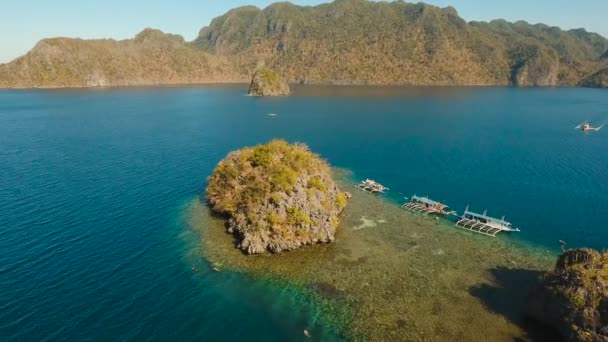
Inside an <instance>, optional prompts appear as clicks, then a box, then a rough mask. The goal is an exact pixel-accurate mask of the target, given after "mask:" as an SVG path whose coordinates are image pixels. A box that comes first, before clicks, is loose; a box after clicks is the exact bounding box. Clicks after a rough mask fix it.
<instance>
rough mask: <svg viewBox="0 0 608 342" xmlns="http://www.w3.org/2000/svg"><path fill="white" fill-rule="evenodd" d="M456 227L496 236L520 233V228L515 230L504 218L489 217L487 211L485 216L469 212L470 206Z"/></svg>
mask: <svg viewBox="0 0 608 342" xmlns="http://www.w3.org/2000/svg"><path fill="white" fill-rule="evenodd" d="M456 226H457V227H459V228H463V229H466V230H469V231H472V232H475V233H479V234H484V235H489V236H496V234H498V233H500V232H519V231H520V230H519V228H513V225H512V224H511V223H510V222H507V221H505V218H504V216H503V217H502V218H500V219H498V218H495V217H490V216H488V215H487V210H486V211H484V212H483V214H477V213H474V212H472V211H469V206H467V207H466V209H465V210H464V214H462V216H461V217H460V220H458V222H456Z"/></svg>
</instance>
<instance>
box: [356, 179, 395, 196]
mask: <svg viewBox="0 0 608 342" xmlns="http://www.w3.org/2000/svg"><path fill="white" fill-rule="evenodd" d="M355 187H356V188H358V189H361V190H363V191H366V192H369V193H380V194H383V193H385V192H386V191H388V190H389V188H387V187H385V186H384V185H382V184H380V183H378V182H376V181H375V180H372V179H369V178H368V179H366V180H364V181H361V183H359V184H357V185H355Z"/></svg>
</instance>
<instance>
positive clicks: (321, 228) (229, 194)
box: [206, 140, 349, 254]
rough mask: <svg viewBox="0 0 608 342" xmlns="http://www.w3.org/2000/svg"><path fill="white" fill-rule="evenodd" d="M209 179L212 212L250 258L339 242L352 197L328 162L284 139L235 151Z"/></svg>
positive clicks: (209, 200) (299, 145) (208, 197)
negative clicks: (340, 185) (338, 182)
mask: <svg viewBox="0 0 608 342" xmlns="http://www.w3.org/2000/svg"><path fill="white" fill-rule="evenodd" d="M208 181H209V182H208V183H209V185H208V187H207V191H206V196H207V201H208V203H209V205H210V207H211V210H212V211H213V212H215V213H217V214H220V215H223V216H225V217H227V218H228V222H227V226H228V231H229V232H230V233H234V234H236V236H237V237H238V238H239V241H240V242H239V245H238V247H239V248H240V249H242V250H243V251H244V252H246V253H248V254H259V253H264V252H266V251H270V252H272V253H278V252H282V251H288V250H293V249H296V248H298V247H301V246H304V245H311V244H315V243H325V242H332V241H334V236H335V233H336V228H337V227H338V224H339V223H340V214H341V212H342V210H343V209H344V208H345V207H346V204H347V200H348V198H349V195H348V193H345V192H342V191H340V189H339V188H338V186H337V185H336V183H335V182H334V181H333V179H332V177H331V170H330V167H329V165H328V164H327V163H326V162H325V161H324V160H322V159H321V158H320V157H319V156H318V155H316V154H314V153H312V152H311V151H310V150H309V149H308V147H307V146H306V145H304V144H289V143H287V142H286V141H284V140H273V141H271V142H270V143H268V144H266V145H258V146H255V147H246V148H243V149H241V150H238V151H234V152H231V153H230V154H228V156H227V157H226V158H225V159H224V160H222V161H221V162H220V163H219V164H218V165H217V167H216V168H215V170H214V171H213V174H212V175H211V176H210V177H209V180H208Z"/></svg>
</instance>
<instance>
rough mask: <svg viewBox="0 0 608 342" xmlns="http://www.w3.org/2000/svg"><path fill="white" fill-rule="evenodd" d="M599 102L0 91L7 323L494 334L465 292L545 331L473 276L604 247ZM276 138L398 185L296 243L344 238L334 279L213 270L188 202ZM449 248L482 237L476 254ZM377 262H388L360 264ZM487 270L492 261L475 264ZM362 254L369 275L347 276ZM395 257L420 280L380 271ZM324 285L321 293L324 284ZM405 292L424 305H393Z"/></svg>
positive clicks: (98, 330) (605, 154)
mask: <svg viewBox="0 0 608 342" xmlns="http://www.w3.org/2000/svg"><path fill="white" fill-rule="evenodd" d="M585 121H590V122H591V123H592V124H593V125H595V126H601V125H603V124H605V123H606V122H607V121H608V92H607V91H606V90H599V89H582V88H563V89H561V88H560V89H518V88H434V87H430V88H424V87H422V88H421V87H365V86H352V87H351V86H296V87H294V89H293V94H292V95H291V96H289V97H276V98H257V97H250V96H247V95H246V85H214V86H188V87H149V88H147V87H142V88H116V89H69V90H3V91H0V340H2V341H82V340H89V341H166V340H171V341H176V340H179V341H240V340H248V341H297V340H302V341H308V340H349V339H353V335H351V334H350V333H349V330H353V329H354V330H357V332H358V334H359V335H358V336H360V337H361V336H362V339H370V340H445V338H451V339H452V340H460V338H462V339H463V340H464V339H467V340H468V339H477V338H479V339H480V340H481V339H482V338H483V337H484V336H485V335H484V334H487V333H488V331H484V332H480V334H471V335H468V334H469V332H468V330H469V329H482V328H483V327H482V326H480V327H475V326H469V327H467V326H466V325H465V324H464V323H466V322H468V321H461V320H460V319H461V318H458V317H459V315H462V316H466V311H467V310H468V309H467V308H473V310H476V311H470V312H478V314H477V315H478V316H480V317H481V316H483V317H482V318H481V319H480V321H484V320H486V321H488V322H490V321H496V320H497V321H504V329H503V330H501V331H502V333H504V334H503V335H500V336H496V338H495V339H496V340H499V339H502V338H504V340H513V339H515V338H522V339H524V340H526V339H528V340H535V337H534V336H535V335H534V334H533V333H531V332H529V331H527V330H526V329H527V328H526V327H525V325H524V324H522V323H521V322H522V321H520V319H519V318H513V317H512V316H513V312H514V311H513V309H512V308H511V309H509V308H508V306H509V300H508V298H507V299H505V298H498V299H497V298H493V296H501V294H500V293H494V292H492V291H485V292H484V289H485V290H487V288H484V287H483V286H482V285H483V284H477V285H476V282H478V281H482V282H483V281H486V280H487V283H488V284H490V283H496V281H495V280H496V279H494V280H492V279H490V278H491V277H492V276H494V277H495V278H496V275H497V270H498V271H500V270H502V271H504V270H505V269H506V268H505V267H507V266H505V265H506V264H507V263H508V262H512V263H513V264H514V265H515V264H516V263H518V265H520V266H521V265H522V264H524V263H526V260H532V259H534V258H537V257H538V260H542V261H538V262H536V261H534V262H530V263H533V264H534V265H533V266H532V265H528V266H529V267H528V269H534V270H536V271H538V270H539V269H545V268H546V269H548V268H550V266H551V265H552V263H553V262H554V260H555V259H556V258H557V256H558V254H559V252H560V251H561V250H562V249H564V248H575V247H592V248H597V249H604V248H607V247H608V229H607V227H608V225H607V224H606V223H607V222H608V128H605V129H602V130H600V131H597V132H589V133H583V132H582V131H580V130H577V129H575V127H577V126H578V125H579V124H581V123H582V122H585ZM274 138H281V139H285V140H288V141H290V142H302V143H305V144H307V145H308V146H309V147H310V149H311V150H312V151H314V152H315V153H318V154H319V155H320V156H321V157H323V158H324V159H326V160H327V161H328V162H329V163H330V164H331V165H332V166H333V167H335V168H336V170H340V171H339V172H340V174H341V175H342V176H340V177H342V178H341V179H342V182H343V183H342V184H343V186H344V187H348V189H347V190H348V191H351V192H355V191H357V190H356V189H355V188H354V187H352V185H354V184H355V183H356V182H358V181H361V180H363V179H366V178H372V179H375V180H376V181H378V182H380V183H382V184H384V185H385V186H387V187H389V188H390V191H389V192H388V193H387V194H386V195H383V196H375V197H374V196H371V195H367V194H363V193H359V192H357V193H356V197H355V199H357V198H359V199H357V200H356V201H358V202H355V204H354V208H356V209H352V210H351V211H350V212H349V213H348V214H347V215H351V216H352V217H351V218H347V219H346V220H345V223H344V227H343V228H340V229H343V230H344V232H345V233H344V234H343V236H342V238H341V237H340V236H338V239H337V241H336V243H335V244H334V245H335V247H331V248H335V249H336V251H334V252H335V253H334V252H331V253H330V252H328V249H327V248H330V247H327V248H326V247H323V248H324V249H321V247H319V248H315V247H309V248H304V249H303V250H302V251H298V252H296V253H294V254H292V255H294V258H296V256H297V255H299V256H302V255H304V254H306V257H303V256H302V258H301V259H297V260H300V261H298V262H300V264H298V265H301V266H302V267H304V268H305V267H306V262H307V261H306V260H308V259H309V258H315V255H316V254H315V253H317V252H319V251H323V253H324V254H323V255H324V256H322V257H323V258H330V256H327V255H328V254H331V258H333V259H327V260H333V261H335V262H336V263H339V264H340V265H341V266H340V267H342V268H340V270H339V273H338V271H336V270H335V269H332V270H330V271H331V272H330V271H328V272H327V276H325V275H324V274H323V273H322V272H320V274H319V275H318V277H323V282H322V283H315V280H316V278H315V277H316V276H315V272H311V273H310V275H309V276H308V278H298V279H297V281H295V282H292V281H291V280H293V279H292V278H291V275H290V274H289V272H288V271H285V272H284V273H283V274H282V273H281V272H282V271H281V270H280V269H279V270H270V271H268V270H267V269H261V270H260V269H257V270H255V272H254V271H251V269H250V268H249V269H248V268H247V267H248V266H247V265H245V266H243V265H241V266H243V267H237V266H235V267H230V265H226V266H225V268H224V267H219V268H221V270H220V272H217V268H218V267H216V266H214V265H215V264H213V262H216V261H212V260H210V259H209V254H208V253H206V249H207V248H211V247H208V246H210V245H218V244H217V243H215V242H213V244H209V241H205V236H206V235H204V234H200V229H202V228H201V227H197V225H203V226H204V225H205V222H207V221H208V220H207V221H205V220H204V219H197V220H193V219H192V215H193V214H192V212H193V210H195V211H196V210H198V211H199V213H198V214H200V212H201V211H205V210H206V208H205V206H204V199H203V193H204V189H205V186H206V179H207V177H208V176H209V175H210V173H211V172H212V170H213V168H214V167H215V165H216V164H217V163H218V162H219V161H220V160H221V159H222V158H223V157H225V156H226V154H227V153H228V152H230V151H231V150H234V149H238V148H240V147H243V146H251V145H255V144H260V143H265V142H268V141H270V140H271V139H274ZM351 187H352V188H351ZM414 194H417V195H424V196H429V197H431V198H433V199H436V200H439V201H442V202H445V203H446V204H449V205H450V206H451V207H452V208H453V209H455V210H457V211H458V212H462V211H463V210H464V209H465V207H467V206H469V208H470V210H472V211H476V212H484V211H485V210H487V213H488V215H492V216H496V217H502V216H503V215H504V216H506V219H507V220H508V221H510V222H512V223H513V225H514V226H515V227H518V228H520V229H521V232H519V233H513V234H502V235H500V236H498V237H495V238H492V237H485V236H484V237H482V236H477V235H475V234H472V233H469V232H466V231H463V230H460V229H458V228H455V227H453V225H452V223H453V222H443V221H442V224H435V223H434V222H433V224H432V225H431V224H427V223H425V222H427V221H428V222H430V220H431V219H428V218H418V217H416V218H412V217H411V216H412V215H411V214H410V213H408V212H406V211H404V210H402V209H400V208H399V206H400V204H402V203H403V202H404V201H406V199H405V198H406V197H411V195H414ZM357 196H358V197H357ZM365 201H370V202H365ZM371 201H373V203H372V202H371ZM193 203H194V204H193ZM193 206H194V207H193ZM383 210H385V215H384V216H383V217H376V218H374V215H376V216H377V215H379V213H382V212H383ZM389 212H390V213H389ZM198 214H197V215H198ZM381 216H382V215H381ZM401 216H403V218H401ZM401 219H403V221H400V220H401ZM374 220H375V221H374ZM387 220H388V221H389V223H390V222H393V228H391V229H390V230H389V229H387V228H382V224H383V223H384V222H386V221H387ZM391 220H392V221H391ZM359 221H360V223H361V225H357V222H359ZM193 222H195V224H193ZM349 222H350V223H349ZM370 222H371V224H370ZM351 223H352V224H351ZM209 227H210V226H209ZM209 227H207V228H209ZM218 227H220V228H217V229H218V230H221V226H218ZM203 228H204V227H203ZM360 232H361V233H360ZM362 232H366V233H362ZM222 234H224V232H222ZM358 234H367V235H358ZM374 234H376V235H374ZM378 234H382V235H378ZM400 234H401V235H400ZM424 234H427V235H426V236H427V237H428V238H429V239H428V244H427V245H429V246H430V245H432V246H433V248H430V247H429V249H428V254H424V253H425V251H426V250H427V249H425V246H426V245H425V243H426V242H412V241H414V240H416V239H418V240H416V241H427V240H424V238H421V236H424ZM224 235H225V234H224ZM408 239H409V240H408ZM341 241H342V242H341ZM362 241H363V242H366V243H367V242H369V243H368V244H367V245H365V244H363V242H362ZM341 246H342V247H341ZM344 246H349V247H348V248H344ZM356 246H359V247H356ZM441 246H443V247H441ZM463 246H466V248H465V247H463ZM229 247H230V246H229ZM232 247H233V246H232ZM340 248H342V249H341V250H340ZM452 250H453V253H468V254H466V255H465V254H462V255H461V256H462V259H461V260H465V261H466V264H465V262H464V261H463V262H462V263H456V262H457V259H458V258H456V257H455V255H454V254H452V255H451V256H450V251H452ZM489 251H491V252H489ZM214 253H215V252H214ZM214 255H215V256H217V254H214ZM393 256H402V257H403V258H405V259H403V258H402V259H398V258H395V259H394V260H393V259H391V258H392V257H393ZM273 257H274V256H265V257H263V258H264V259H263V261H260V262H258V264H260V263H265V264H268V265H271V264H272V263H273V259H272V258H273ZM374 257H378V263H377V264H374V262H375V261H374V260H375V259H374ZM433 257H436V259H432V260H435V261H433V263H432V264H431V266H428V265H427V264H424V263H425V262H429V260H431V258H433ZM235 258H249V257H247V256H244V255H241V256H235ZM253 258H255V257H253ZM319 258H321V257H319ZM348 258H352V260H354V261H344V260H347V259H348ZM380 258H381V259H380ZM407 258H410V259H407ZM235 260H236V259H235ZM239 260H240V259H239ZM243 260H244V259H243ZM247 260H262V259H247ZM277 260H278V259H277ZM294 260H295V259H294ZM348 260H350V259H348ZM380 260H383V262H385V263H380ZM387 260H388V261H387ZM403 260H410V261H411V263H405V262H404V261H403ZM488 260H491V261H492V265H497V266H496V267H497V268H495V269H493V270H492V269H489V268H490V266H488V265H489V264H486V262H488V263H489V261H488ZM513 260H517V261H513ZM534 260H536V259H534ZM342 261H344V262H342ZM219 262H220V263H219V264H218V265H221V262H224V263H226V262H227V261H219ZM290 262H292V263H293V262H295V261H290ZM416 262H419V263H421V264H420V265H427V266H421V267H416V268H415V269H414V266H415V265H416ZM452 262H453V263H454V264H453V266H450V267H449V269H444V268H442V265H447V264H448V263H452ZM385 264H386V265H387V266H386V267H387V268H386V269H382V272H378V273H377V274H376V273H374V272H373V270H378V269H379V267H383V266H382V265H385ZM389 264H390V265H392V266H390V265H389ZM235 265H236V264H235ZM327 265H331V263H330V262H329V261H328V263H327ZM365 265H374V266H373V267H372V266H370V268H369V270H368V271H369V272H361V270H363V269H362V268H361V267H365ZM395 265H400V267H403V270H402V271H400V274H392V273H391V272H392V271H391V270H395V268H394V266H395ZM450 265H452V264H450ZM254 266H255V265H254ZM388 266H390V267H388ZM269 267H270V266H269ZM323 267H329V268H331V266H323ZM214 268H215V269H216V270H214ZM431 268H433V269H434V270H435V271H436V272H435V271H434V272H432V273H433V274H431V270H430V269H431ZM435 268H436V269H435ZM514 268H515V266H513V267H511V268H508V269H509V270H513V269H514ZM265 270H266V271H265ZM536 271H535V272H536ZM357 272H360V273H357ZM394 272H397V270H395V271H394ZM394 272H393V273H394ZM408 272H410V273H411V276H408V277H406V276H404V275H405V274H410V273H408ZM448 272H449V273H448ZM471 272H472V273H475V272H479V277H478V278H473V277H471V278H464V277H465V275H466V274H467V273H471ZM330 273H331V274H333V275H332V276H330V275H329V274H330ZM355 273H356V274H358V277H359V278H357V279H358V280H357V281H353V279H351V278H347V277H348V276H352V275H353V274H355ZM269 274H272V276H268V275H269ZM365 274H368V276H367V277H366V276H365ZM387 274H388V275H389V277H390V276H394V277H397V276H398V277H401V278H399V279H400V281H402V282H403V284H410V285H404V286H403V287H399V288H391V289H388V290H387V286H375V285H374V283H375V282H376V281H377V282H378V284H379V283H380V282H381V281H382V280H381V279H380V278H382V277H384V275H387ZM501 274H504V272H503V273H501ZM371 275H374V277H376V278H372V276H371ZM435 276H436V277H437V278H433V277H435ZM446 277H447V278H446ZM412 278H416V279H417V280H416V281H418V282H419V284H424V283H426V284H429V283H433V284H438V282H440V281H441V279H445V281H446V284H445V286H430V287H428V288H427V291H426V292H424V293H423V292H422V291H423V290H424V288H425V286H422V285H420V286H418V285H416V287H415V288H408V287H407V286H413V285H412V284H416V282H415V281H413V280H412V281H411V282H410V280H411V279H412ZM486 278H488V279H486ZM347 279H348V281H347ZM361 279H365V282H363V280H361ZM479 279H481V280H479ZM484 279H486V280H484ZM390 280H391V282H394V279H392V278H391V279H390ZM387 281H388V279H387ZM459 281H460V282H459ZM307 282H309V283H311V284H312V285H311V286H308V285H307V284H308V283H307ZM332 282H333V283H332ZM294 283H295V285H294ZM315 284H316V285H315ZM328 284H329V285H328ZM366 284H367V285H366ZM484 284H485V283H484ZM359 285H361V286H363V285H365V286H367V288H370V290H365V288H364V287H361V288H359V287H357V286H359ZM475 286H477V287H475ZM480 286H481V287H480ZM484 286H485V285H484ZM372 288H373V290H371V289H372ZM311 289H312V290H311ZM319 289H320V291H317V292H318V293H320V294H321V295H324V294H325V295H326V296H325V297H324V299H323V300H321V301H318V300H315V299H314V298H312V297H314V293H315V290H319ZM381 289H383V291H385V292H381ZM467 289H469V290H467ZM309 290H310V291H309ZM389 290H390V293H389V294H387V293H386V292H387V291H389ZM414 290H419V291H420V294H418V295H417V296H415V297H411V298H410V297H407V294H408V293H411V291H414ZM407 291H410V292H407ZM309 292H312V293H313V295H311V294H310V293H309ZM328 293H329V295H327V294H328ZM513 293H515V291H512V292H509V293H507V295H513ZM311 296H312V297H311ZM425 296H428V297H425ZM406 297H407V298H408V301H409V302H407V303H412V305H411V306H409V305H408V304H407V303H405V304H404V305H402V306H400V307H398V308H393V309H392V311H391V312H390V313H386V314H380V312H382V307H383V306H384V307H386V306H387V305H390V302H391V301H393V302H395V300H399V298H406ZM311 298H312V299H311ZM345 298H346V299H345ZM382 298H384V299H385V300H386V303H385V304H382V303H383V302H382V301H380V300H379V299H382ZM416 298H422V299H421V300H420V302H416ZM425 298H426V299H425ZM427 299H428V300H427ZM332 300H333V301H342V302H344V306H346V307H349V308H350V310H354V311H355V313H353V314H352V315H351V316H349V317H351V319H352V320H351V321H348V322H346V321H345V322H341V320H340V319H331V317H332V316H331V315H332V314H331V310H329V311H328V309H327V302H330V306H331V302H332ZM459 300H461V301H459ZM321 302H323V303H321ZM320 303H321V304H320ZM430 303H435V304H436V305H439V304H437V303H452V304H450V305H451V306H454V307H455V309H454V310H451V311H449V310H448V311H446V312H445V315H453V317H452V316H451V317H452V318H453V319H452V318H449V317H448V318H446V319H445V320H443V321H448V322H453V324H452V325H450V326H440V324H443V323H440V321H442V315H443V313H442V312H443V311H442V310H441V309H439V308H435V309H433V310H426V308H429V307H432V305H431V304H430ZM459 303H461V304H459ZM494 304H498V308H497V306H496V305H494ZM459 305H461V306H459ZM465 305H466V306H465ZM413 308H418V309H416V310H414V309H413ZM408 310H410V311H408ZM412 311H415V312H412ZM452 311H453V312H452ZM357 312H360V314H357ZM361 313H365V314H361ZM486 313H487V317H485V316H484V315H486ZM346 316H348V315H345V316H344V317H346ZM431 316H433V317H435V318H436V319H432V317H431ZM328 317H329V318H328ZM336 317H337V316H336ZM365 317H367V318H365ZM399 317H405V318H399ZM484 317H485V318H484ZM362 319H367V322H364V323H361V322H360V321H361V320H362ZM493 319H496V320H493ZM345 320H346V319H345ZM357 320H359V321H357ZM470 320H471V321H474V320H475V317H470ZM427 321H433V322H436V323H433V324H435V325H434V326H431V325H430V324H429V326H428V327H427V325H425V323H424V322H427ZM353 322H354V323H353ZM357 322H358V323H357ZM460 323H462V324H460ZM488 324H489V323H488ZM353 327H357V328H353ZM376 328H378V329H377V330H378V331H375V329H376ZM391 329H392V330H391ZM304 330H306V332H307V333H308V335H309V336H306V335H305V334H304V333H303V332H304ZM488 330H492V327H489V329H488ZM366 331H367V332H369V334H366ZM390 331H395V333H394V334H389V335H382V334H387V332H390ZM409 333H411V334H410V335H408V334H409Z"/></svg>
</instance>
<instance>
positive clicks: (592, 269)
mask: <svg viewBox="0 0 608 342" xmlns="http://www.w3.org/2000/svg"><path fill="white" fill-rule="evenodd" d="M529 314H530V315H531V316H532V317H533V318H535V319H536V320H538V321H540V322H543V323H545V324H547V325H550V326H553V327H555V328H556V329H557V330H558V331H559V332H560V333H561V335H562V336H563V337H564V339H565V340H566V341H585V342H587V341H588V342H591V341H608V252H604V253H600V252H598V251H596V250H593V249H587V248H582V249H571V250H567V251H565V252H564V253H563V254H562V255H561V256H560V258H559V260H558V261H557V265H556V266H555V270H553V271H552V272H549V273H547V274H546V275H545V276H544V278H543V281H542V284H541V285H540V286H539V287H538V289H536V290H535V291H534V292H533V293H532V295H531V296H530V302H529Z"/></svg>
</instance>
